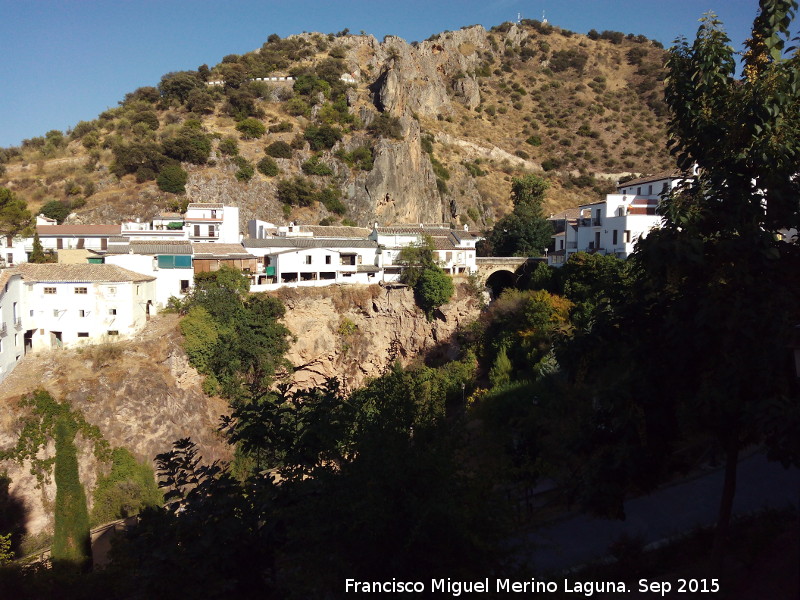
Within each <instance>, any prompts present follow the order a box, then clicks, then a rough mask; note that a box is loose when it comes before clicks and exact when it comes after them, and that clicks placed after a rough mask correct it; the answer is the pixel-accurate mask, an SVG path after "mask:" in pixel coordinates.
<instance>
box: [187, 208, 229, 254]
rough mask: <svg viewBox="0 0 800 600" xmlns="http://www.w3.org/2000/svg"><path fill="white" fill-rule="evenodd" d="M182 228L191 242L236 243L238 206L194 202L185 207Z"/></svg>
mask: <svg viewBox="0 0 800 600" xmlns="http://www.w3.org/2000/svg"><path fill="white" fill-rule="evenodd" d="M183 221H184V228H185V229H186V231H187V235H188V237H189V240H191V241H192V242H220V243H223V244H238V243H239V242H240V241H241V236H240V235H239V207H237V206H223V205H222V204H216V203H207V202H206V203H204V202H194V203H191V204H189V206H188V207H187V208H186V214H185V215H184V217H183Z"/></svg>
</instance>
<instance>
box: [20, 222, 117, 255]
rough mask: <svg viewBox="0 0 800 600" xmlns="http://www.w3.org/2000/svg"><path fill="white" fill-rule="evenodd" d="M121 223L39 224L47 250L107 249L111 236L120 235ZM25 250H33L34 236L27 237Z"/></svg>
mask: <svg viewBox="0 0 800 600" xmlns="http://www.w3.org/2000/svg"><path fill="white" fill-rule="evenodd" d="M121 230H122V226H121V225H37V226H36V232H37V233H38V234H39V241H41V243H42V248H43V249H44V250H45V251H47V250H53V251H58V250H62V249H63V250H84V249H85V250H106V249H107V248H108V240H109V238H112V237H115V236H119V235H120V231H121ZM25 251H26V252H28V253H30V252H31V251H33V238H26V240H25Z"/></svg>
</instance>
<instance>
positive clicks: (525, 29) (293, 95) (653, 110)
mask: <svg viewBox="0 0 800 600" xmlns="http://www.w3.org/2000/svg"><path fill="white" fill-rule="evenodd" d="M663 60H664V50H663V49H662V48H661V45H660V44H659V43H657V42H651V41H650V40H648V39H647V38H645V37H643V36H634V35H632V34H629V35H627V36H626V35H623V34H622V33H619V32H609V31H605V32H602V33H597V32H594V31H592V32H590V34H589V35H588V36H584V35H580V34H575V33H573V32H570V31H567V30H564V29H560V28H558V27H553V26H551V25H549V24H546V23H541V22H538V21H531V20H524V21H522V22H521V23H519V24H512V23H504V24H502V25H500V26H497V27H494V28H492V29H491V30H490V31H486V30H485V29H484V28H483V27H481V26H479V25H475V26H471V27H465V28H462V29H461V30H459V31H451V32H443V33H441V34H439V35H437V36H433V37H432V38H429V39H428V40H426V41H424V42H419V43H417V42H412V43H410V44H409V43H407V42H406V41H404V40H402V39H400V38H397V37H392V36H387V37H386V38H384V40H383V41H382V42H379V41H378V40H376V39H375V38H374V37H373V36H370V35H350V34H349V33H347V32H340V33H339V34H327V35H325V34H320V33H304V34H300V35H295V36H290V37H288V38H285V39H281V38H279V37H278V36H277V35H274V34H273V35H271V36H269V38H268V39H267V41H266V42H265V43H264V45H263V46H262V47H261V48H259V49H257V50H255V51H253V52H249V53H246V54H243V55H229V56H225V57H224V58H223V59H222V61H221V62H220V63H219V64H217V65H215V66H213V67H208V66H207V65H202V66H200V67H199V68H198V69H197V71H182V72H177V73H168V74H165V75H164V76H163V77H162V79H161V81H160V83H159V84H158V86H157V87H142V88H139V89H137V90H134V91H132V92H131V93H129V94H127V95H126V96H125V98H124V99H123V100H122V101H120V105H119V107H117V108H113V109H110V110H107V111H105V112H103V113H102V114H100V115H99V116H98V118H97V119H95V120H93V121H90V122H85V121H82V122H80V123H77V124H76V125H75V126H74V127H73V128H72V130H71V131H68V132H66V133H64V132H60V131H50V132H47V133H46V134H45V135H44V136H42V137H37V138H32V139H29V140H25V141H24V142H23V144H22V145H21V146H20V147H18V148H17V147H15V148H5V149H0V186H3V187H8V188H10V189H11V190H13V191H14V192H15V193H16V194H17V195H18V197H20V198H23V199H24V200H26V201H27V202H28V204H29V206H30V207H31V208H33V209H40V208H41V207H43V206H45V205H48V203H49V208H48V210H50V211H53V210H55V211H56V212H60V217H61V218H65V217H66V215H67V214H69V213H70V212H71V213H73V214H72V215H71V216H70V217H69V219H70V222H83V223H99V222H114V221H120V220H122V219H133V218H142V219H147V218H150V217H152V216H154V215H155V214H157V213H159V212H163V211H165V210H176V209H180V208H182V207H183V206H185V204H186V202H187V201H196V202H198V201H199V202H203V201H205V202H224V203H226V204H233V205H237V206H239V207H240V208H241V215H242V219H243V220H246V219H249V218H260V219H265V220H269V221H273V222H282V221H284V220H289V219H292V220H295V221H300V222H304V223H319V222H322V223H326V224H332V223H340V222H343V223H350V224H358V225H368V224H371V223H372V222H373V221H380V222H384V223H388V222H393V223H410V222H421V221H425V222H451V223H453V224H455V225H461V224H468V225H470V226H473V227H486V226H487V225H490V224H491V223H492V222H493V221H495V220H497V219H498V218H499V217H501V216H503V215H504V214H506V213H507V212H509V210H510V208H511V206H510V200H509V191H510V185H511V183H510V181H511V177H512V176H514V175H518V174H520V173H522V172H528V171H533V172H539V173H543V174H544V175H545V176H546V177H548V178H549V179H550V180H551V183H552V187H551V190H550V191H549V192H548V196H547V199H546V200H547V202H546V209H549V210H551V211H557V210H560V209H562V208H565V207H568V206H574V205H576V204H578V203H581V202H586V201H591V200H593V199H594V198H597V197H599V196H600V195H601V194H603V193H605V192H608V191H610V190H611V189H612V187H613V184H614V182H615V181H616V180H617V179H618V178H620V177H622V176H625V175H629V174H634V173H653V172H657V171H660V170H663V169H665V168H668V167H669V166H670V165H671V164H672V163H671V159H670V157H669V155H668V153H667V151H666V148H665V145H664V140H665V139H666V130H665V123H666V117H665V106H664V104H663V101H662V100H661V96H662V89H663V68H662V65H663ZM265 79H266V80H265ZM275 79H279V80H278V81H275ZM184 190H185V191H184Z"/></svg>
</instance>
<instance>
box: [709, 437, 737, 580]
mask: <svg viewBox="0 0 800 600" xmlns="http://www.w3.org/2000/svg"><path fill="white" fill-rule="evenodd" d="M738 466H739V440H738V436H735V435H734V436H731V437H730V438H729V439H728V440H727V443H726V448H725V482H724V483H723V484H722V498H720V502H719V513H718V515H717V530H716V532H715V534H714V546H713V548H712V550H711V566H712V568H713V569H714V571H716V572H719V570H720V569H721V567H722V561H723V558H724V550H725V546H726V544H727V541H728V533H729V530H730V524H731V514H732V513H733V498H734V496H735V495H736V469H737V467H738Z"/></svg>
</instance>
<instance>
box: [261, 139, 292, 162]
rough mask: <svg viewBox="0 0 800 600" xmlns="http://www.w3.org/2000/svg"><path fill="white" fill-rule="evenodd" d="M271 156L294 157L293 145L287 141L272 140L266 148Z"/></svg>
mask: <svg viewBox="0 0 800 600" xmlns="http://www.w3.org/2000/svg"><path fill="white" fill-rule="evenodd" d="M264 152H266V153H267V154H268V155H269V156H272V157H274V158H292V147H291V146H290V145H289V144H287V143H286V142H282V141H277V142H272V143H271V144H270V145H269V146H267V147H266V148H265V149H264Z"/></svg>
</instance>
